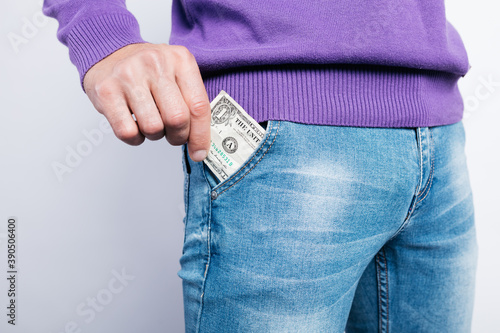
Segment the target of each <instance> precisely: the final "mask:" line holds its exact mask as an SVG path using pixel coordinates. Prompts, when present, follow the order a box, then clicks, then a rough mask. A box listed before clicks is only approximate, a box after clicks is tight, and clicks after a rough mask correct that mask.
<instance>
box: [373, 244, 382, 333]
mask: <svg viewBox="0 0 500 333" xmlns="http://www.w3.org/2000/svg"><path fill="white" fill-rule="evenodd" d="M375 261H376V263H377V266H376V268H377V289H378V309H379V311H378V329H379V331H380V332H382V310H381V309H382V296H381V295H382V290H381V285H380V278H381V277H380V268H379V266H380V265H379V264H380V259H379V255H378V253H377V255H376V256H375Z"/></svg>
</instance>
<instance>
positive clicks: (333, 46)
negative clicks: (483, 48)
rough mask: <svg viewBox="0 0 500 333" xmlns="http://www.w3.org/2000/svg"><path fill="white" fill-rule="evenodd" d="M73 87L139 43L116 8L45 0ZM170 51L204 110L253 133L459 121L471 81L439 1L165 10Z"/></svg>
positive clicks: (106, 1) (236, 4)
mask: <svg viewBox="0 0 500 333" xmlns="http://www.w3.org/2000/svg"><path fill="white" fill-rule="evenodd" d="M44 11H45V13H46V14H47V15H49V16H52V17H55V18H56V19H57V20H58V21H59V23H60V27H59V32H58V37H59V39H60V40H61V41H62V42H63V43H65V44H66V45H67V46H68V47H69V51H70V58H71V60H72V62H73V63H74V64H75V65H76V66H77V68H78V70H79V73H80V78H81V80H83V77H84V75H85V73H86V72H87V70H88V69H89V68H90V67H92V66H93V65H94V64H95V63H96V62H98V61H99V60H101V59H102V58H104V57H106V56H107V55H109V54H110V53H112V52H113V51H115V50H117V49H119V48H121V47H123V46H125V45H128V44H131V43H140V42H143V40H142V38H141V36H140V34H139V26H138V24H137V21H136V20H135V18H134V17H133V16H132V14H130V13H129V12H128V11H127V9H126V7H125V3H124V1H120V0H71V1H60V0H45V4H44ZM170 44H177V45H184V46H186V47H187V48H188V49H189V50H190V51H191V52H192V53H193V54H194V56H195V57H196V60H197V62H198V65H199V66H200V70H201V72H202V74H203V77H204V82H205V86H206V89H207V92H208V94H209V98H210V99H212V98H214V97H215V96H216V95H217V94H218V93H219V91H220V90H221V89H223V90H225V91H227V92H228V93H229V94H230V95H231V96H232V97H234V98H235V99H236V101H238V102H239V103H240V104H241V105H242V106H243V107H244V108H245V110H246V111H247V112H248V113H249V114H250V115H251V116H253V117H254V118H255V119H256V120H257V121H264V120H269V119H280V120H289V121H295V122H301V123H308V124H325V125H342V126H365V127H417V126H436V125H445V124H452V123H455V122H457V121H459V120H460V119H461V118H462V113H463V102H462V98H461V96H460V93H459V91H458V88H457V81H458V79H459V78H460V77H461V76H463V75H465V74H466V73H467V71H468V69H469V64H468V59H467V54H466V51H465V48H464V45H463V43H462V41H461V39H460V36H459V35H458V33H457V32H456V30H455V29H454V28H453V27H452V26H451V25H450V24H449V23H448V22H447V20H446V17H445V8H444V0H402V1H395V0H379V1H362V0H349V1H347V0H343V1H323V0H310V1H302V0H289V1H278V0H266V1H262V2H260V1H259V2H257V3H254V2H252V1H235V0H173V4H172V33H171V36H170Z"/></svg>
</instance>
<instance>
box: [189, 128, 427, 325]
mask: <svg viewBox="0 0 500 333" xmlns="http://www.w3.org/2000/svg"><path fill="white" fill-rule="evenodd" d="M414 140H415V132H414V131H413V130H411V129H382V128H354V127H340V126H316V125H304V124H298V123H292V122H286V121H269V123H268V126H267V129H266V137H265V140H264V141H263V142H262V143H261V145H260V146H259V148H257V151H256V152H255V153H254V154H253V155H252V156H251V157H250V159H249V161H248V163H245V164H244V165H243V166H242V168H241V169H240V170H238V171H237V173H236V174H235V175H234V176H233V177H229V178H228V179H226V180H225V181H224V182H222V183H220V182H218V181H217V180H216V179H215V177H214V176H213V175H212V174H211V172H210V171H209V170H208V168H206V167H205V166H204V165H203V163H194V162H192V161H191V160H190V159H189V157H187V159H186V161H187V162H188V163H189V165H190V175H189V184H188V194H187V197H186V200H187V202H188V205H187V206H188V209H187V218H186V236H185V243H184V248H183V256H182V257H181V266H182V268H181V271H180V272H179V276H180V277H181V278H182V279H183V287H184V302H185V304H184V305H185V311H186V312H185V313H186V331H187V332H343V331H344V327H345V323H346V321H347V317H348V314H349V309H350V308H351V303H352V299H353V297H354V292H355V290H356V286H357V284H358V281H359V279H360V277H361V275H362V274H363V272H364V270H365V268H366V266H367V265H368V263H369V262H370V261H371V260H372V258H373V257H374V256H375V255H376V253H377V252H378V251H379V250H380V248H381V247H382V246H383V244H385V243H386V242H387V240H388V239H390V237H391V236H392V235H394V234H395V233H396V232H397V230H398V229H399V228H400V227H401V225H402V222H403V221H404V218H405V216H406V215H407V212H408V207H409V205H410V203H411V200H412V195H413V192H414V189H415V187H416V185H417V183H418V180H419V179H418V170H419V169H418V158H417V157H418V154H417V149H416V145H415V141H414Z"/></svg>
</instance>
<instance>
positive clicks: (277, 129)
mask: <svg viewBox="0 0 500 333" xmlns="http://www.w3.org/2000/svg"><path fill="white" fill-rule="evenodd" d="M280 125H281V121H279V122H278V126H277V127H276V133H275V134H274V138H273V141H272V142H271V144H270V145H269V147H267V149H266V151H265V152H264V154H263V155H262V156H261V157H260V158H259V160H258V161H257V162H256V163H255V164H254V165H253V166H252V167H251V168H250V169H249V170H248V171H247V172H245V174H244V175H243V176H241V178H239V179H238V180H236V181H235V182H234V183H233V184H231V185H230V186H228V187H226V188H225V189H223V190H222V191H221V192H220V193H217V197H219V196H220V195H221V194H222V193H224V192H226V191H227V190H229V189H230V188H231V187H233V186H234V185H236V184H238V182H239V181H240V180H242V179H243V178H245V176H246V175H248V173H249V172H250V171H252V170H253V168H255V167H256V166H257V164H259V163H260V161H262V159H263V158H264V156H266V154H267V152H268V151H269V149H271V147H272V146H273V144H274V141H276V138H277V137H278V132H279V129H280ZM270 136H271V135H269V136H268V137H267V139H266V141H265V142H264V143H263V144H262V146H261V147H260V149H259V150H258V151H257V152H256V153H255V154H254V155H253V157H252V158H251V159H250V160H249V161H248V162H247V163H245V165H244V166H243V167H241V168H240V170H239V171H238V172H236V173H235V174H234V175H233V176H231V178H229V179H228V180H227V181H228V182H229V180H231V179H232V178H233V177H234V176H236V175H237V174H239V173H240V172H241V171H243V170H244V169H245V168H246V166H247V165H248V164H249V163H250V162H252V161H253V160H254V159H255V158H256V156H257V155H258V154H259V152H260V151H261V150H262V148H264V146H265V144H266V143H267V141H268V140H269V138H270Z"/></svg>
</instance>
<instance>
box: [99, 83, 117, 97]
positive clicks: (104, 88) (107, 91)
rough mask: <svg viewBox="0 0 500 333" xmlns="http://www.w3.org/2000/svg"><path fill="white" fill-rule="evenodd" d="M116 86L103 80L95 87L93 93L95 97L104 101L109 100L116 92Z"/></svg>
mask: <svg viewBox="0 0 500 333" xmlns="http://www.w3.org/2000/svg"><path fill="white" fill-rule="evenodd" d="M117 90H118V89H117V86H116V84H115V83H114V82H113V81H111V80H104V81H102V82H99V83H97V84H96V85H95V87H94V91H95V95H96V96H97V97H98V98H100V99H104V100H109V99H110V98H112V96H113V95H114V94H115V92H116V91H117Z"/></svg>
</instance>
